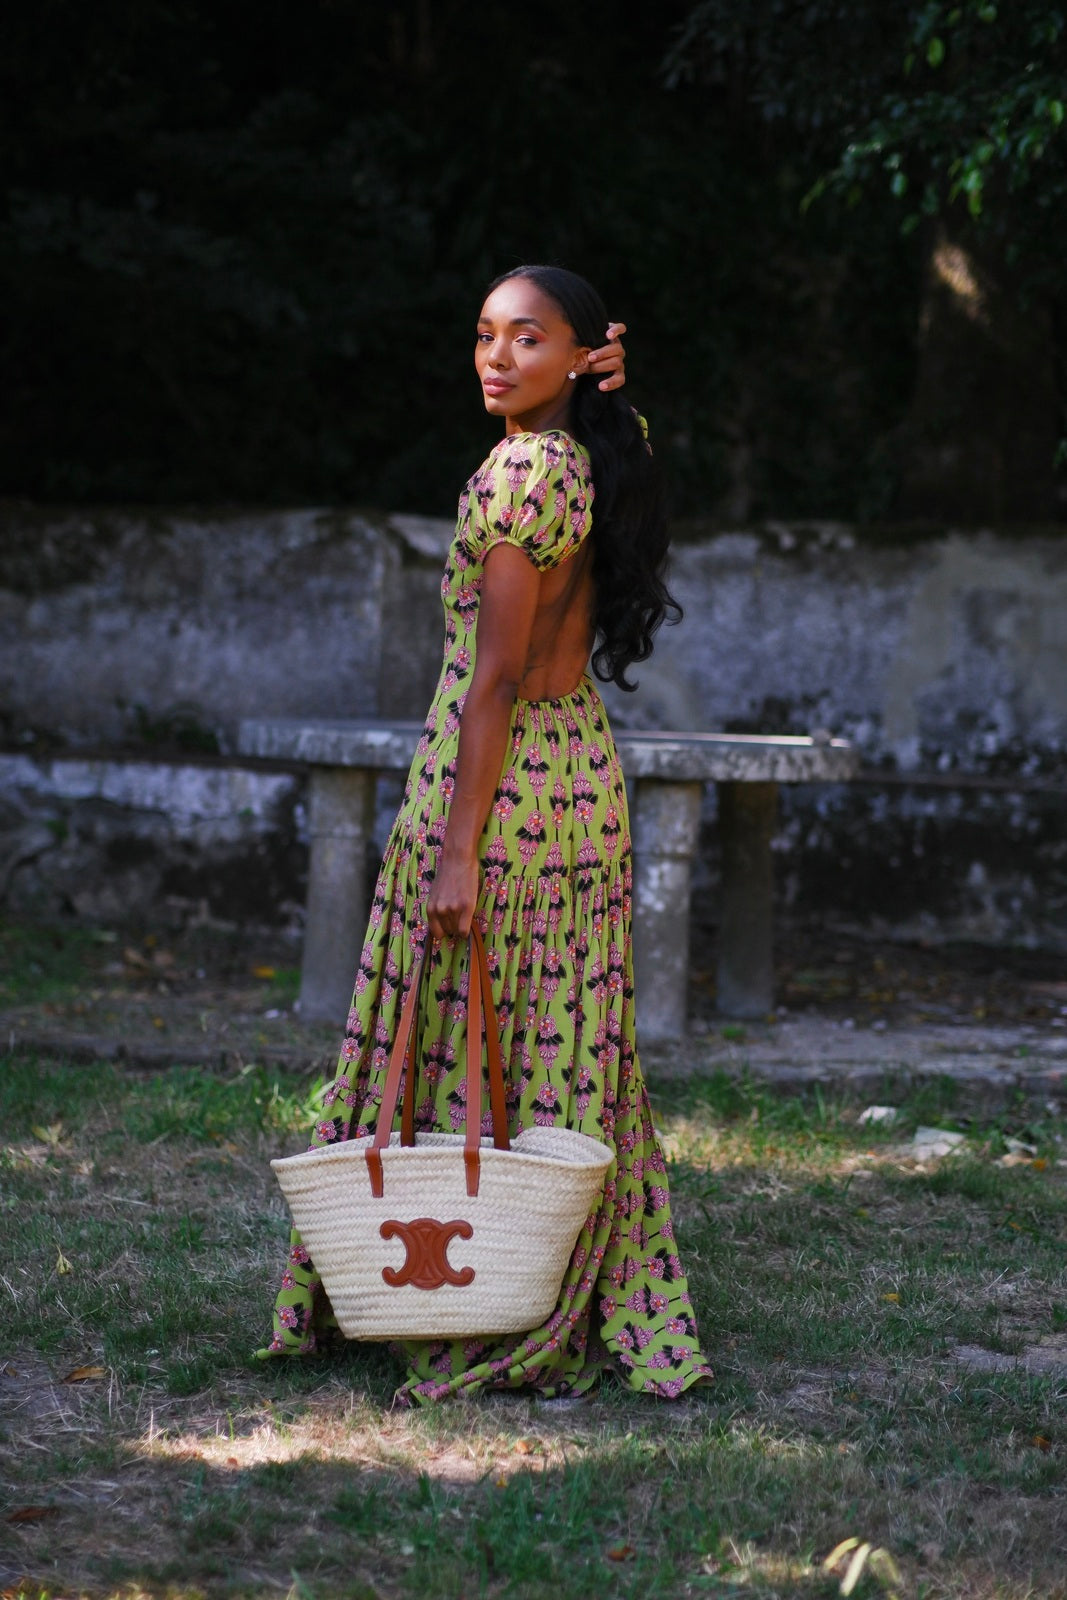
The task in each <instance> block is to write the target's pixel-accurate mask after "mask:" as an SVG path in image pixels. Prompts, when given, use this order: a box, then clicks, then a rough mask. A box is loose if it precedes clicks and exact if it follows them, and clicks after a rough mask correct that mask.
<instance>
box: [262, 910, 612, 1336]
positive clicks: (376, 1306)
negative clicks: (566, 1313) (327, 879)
mask: <svg viewBox="0 0 1067 1600" xmlns="http://www.w3.org/2000/svg"><path fill="white" fill-rule="evenodd" d="M425 965H426V957H425V955H424V956H423V960H422V963H421V964H420V967H419V970H418V971H417V972H416V973H415V974H414V976H413V978H412V981H411V985H410V987H409V989H408V993H407V997H406V999H405V1001H404V1007H403V1011H402V1013H401V1018H400V1027H399V1031H398V1033H397V1036H396V1039H395V1040H394V1043H393V1049H392V1052H391V1055H390V1060H389V1068H388V1071H387V1073H386V1079H385V1088H384V1091H383V1094H382V1103H381V1109H380V1113H379V1118H378V1127H377V1131H376V1133H375V1135H374V1137H373V1138H369V1137H368V1138H366V1139H358V1140H352V1141H350V1142H345V1143H343V1144H337V1145H332V1146H326V1147H324V1148H322V1149H317V1150H308V1151H306V1152H305V1153H304V1154H302V1155H296V1156H286V1157H285V1158H284V1159H282V1160H279V1161H272V1162H271V1166H272V1168H273V1169H274V1171H275V1173H276V1174H277V1177H278V1181H279V1183H280V1184H281V1187H282V1191H283V1193H284V1195H285V1198H286V1200H287V1201H288V1203H289V1209H290V1210H291V1212H292V1214H293V1221H294V1223H295V1224H296V1227H297V1228H298V1229H299V1231H300V1234H301V1237H302V1239H303V1242H304V1244H305V1245H306V1246H307V1248H308V1250H309V1251H310V1252H311V1257H312V1260H313V1261H314V1263H315V1268H316V1271H317V1272H318V1273H319V1274H320V1275H321V1277H322V1281H323V1284H324V1286H325V1288H326V1292H327V1294H328V1295H329V1297H330V1302H331V1304H332V1306H333V1309H334V1312H335V1314H336V1316H337V1321H338V1323H339V1324H340V1327H341V1331H342V1333H343V1334H344V1335H345V1336H346V1338H349V1339H389V1338H409V1337H411V1338H445V1337H448V1338H452V1337H463V1336H471V1337H473V1336H479V1335H484V1334H496V1333H521V1332H524V1331H526V1330H527V1329H531V1328H536V1327H539V1326H540V1324H541V1323H542V1322H544V1321H545V1320H546V1318H547V1317H549V1316H550V1315H551V1313H552V1310H553V1308H554V1307H555V1304H556V1301H557V1299H558V1297H559V1288H560V1283H561V1282H562V1279H563V1274H564V1272H565V1271H566V1268H567V1263H568V1261H569V1260H570V1256H571V1252H572V1251H573V1249H574V1245H575V1241H576V1240H577V1237H578V1234H579V1232H580V1231H581V1228H582V1225H583V1224H584V1223H585V1222H586V1220H587V1219H588V1217H589V1215H590V1213H591V1212H592V1211H593V1210H594V1209H595V1207H596V1205H597V1202H598V1200H599V1198H600V1194H601V1191H602V1190H603V1187H604V1183H605V1180H606V1178H607V1174H608V1169H609V1167H610V1166H611V1164H612V1162H613V1161H614V1159H615V1155H614V1151H613V1150H611V1149H609V1147H608V1146H607V1145H604V1144H601V1143H600V1142H599V1141H598V1140H596V1139H592V1138H590V1137H589V1136H588V1135H587V1134H584V1133H575V1132H572V1131H571V1130H570V1129H567V1128H528V1129H526V1130H524V1131H523V1132H522V1133H520V1134H518V1135H517V1136H516V1138H515V1139H513V1140H509V1138H508V1128H507V1113H506V1110H505V1099H504V1073H503V1067H502V1063H501V1059H500V1043H499V1038H498V1035H497V1026H496V1017H495V1015H494V1010H493V999H492V990H491V988H490V980H489V967H488V963H487V962H486V958H485V946H484V945H483V943H482V939H481V935H480V933H479V932H478V929H477V928H476V927H472V929H471V936H470V979H469V990H468V1000H467V1099H466V1108H467V1125H466V1132H465V1134H451V1133H418V1134H417V1133H416V1132H415V1079H416V1076H417V1072H416V1068H415V1047H414V1035H415V1015H416V1011H417V1008H418V995H419V989H420V987H421V981H422V973H423V970H424V968H425ZM483 1035H484V1038H485V1053H486V1056H487V1058H488V1069H489V1072H488V1075H489V1100H490V1107H491V1110H492V1123H493V1136H492V1138H491V1139H490V1138H482V1137H480V1134H479V1130H480V1128H481V1121H482V1062H481V1053H482V1051H481V1046H482V1037H483ZM402 1076H403V1077H404V1080H405V1083H404V1102H403V1109H402V1116H401V1131H400V1133H399V1134H398V1133H396V1132H394V1131H393V1119H394V1116H395V1113H396V1103H397V1099H398V1097H399V1089H400V1081H401V1077H402Z"/></svg>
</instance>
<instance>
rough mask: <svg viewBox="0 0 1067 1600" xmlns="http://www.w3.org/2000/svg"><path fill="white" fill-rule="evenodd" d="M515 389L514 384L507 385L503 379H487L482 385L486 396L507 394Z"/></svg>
mask: <svg viewBox="0 0 1067 1600" xmlns="http://www.w3.org/2000/svg"><path fill="white" fill-rule="evenodd" d="M514 387H515V385H514V384H513V383H505V382H504V381H503V379H501V378H486V380H485V382H484V383H483V384H482V388H483V389H484V390H485V392H486V394H507V393H508V391H509V390H510V389H514Z"/></svg>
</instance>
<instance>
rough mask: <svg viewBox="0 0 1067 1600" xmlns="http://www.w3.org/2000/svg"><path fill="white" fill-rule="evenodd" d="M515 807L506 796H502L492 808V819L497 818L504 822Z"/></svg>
mask: <svg viewBox="0 0 1067 1600" xmlns="http://www.w3.org/2000/svg"><path fill="white" fill-rule="evenodd" d="M514 809H515V807H514V805H513V804H512V802H511V801H510V800H509V799H508V797H507V795H506V794H502V795H501V796H500V798H499V799H498V800H497V802H496V804H495V805H494V807H493V815H494V817H499V818H500V820H501V822H506V821H507V820H508V818H509V817H510V816H511V813H512V812H513V811H514Z"/></svg>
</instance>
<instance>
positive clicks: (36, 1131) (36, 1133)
mask: <svg viewBox="0 0 1067 1600" xmlns="http://www.w3.org/2000/svg"><path fill="white" fill-rule="evenodd" d="M30 1132H31V1133H32V1134H33V1137H34V1138H35V1139H39V1140H40V1141H41V1143H42V1144H47V1145H50V1146H51V1148H52V1149H53V1150H54V1149H55V1148H56V1146H57V1145H58V1144H59V1142H60V1141H61V1139H62V1138H63V1124H62V1123H61V1122H50V1123H49V1124H48V1126H47V1128H42V1127H41V1125H40V1124H39V1123H37V1122H35V1123H34V1125H33V1127H32V1128H31V1129H30Z"/></svg>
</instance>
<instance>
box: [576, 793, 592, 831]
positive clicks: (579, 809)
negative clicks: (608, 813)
mask: <svg viewBox="0 0 1067 1600" xmlns="http://www.w3.org/2000/svg"><path fill="white" fill-rule="evenodd" d="M574 815H575V818H576V820H577V821H578V822H580V823H581V824H582V826H583V827H588V826H589V824H590V823H591V822H592V820H593V818H594V817H595V816H596V809H595V807H594V806H593V803H592V801H591V800H576V801H575V802H574Z"/></svg>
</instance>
